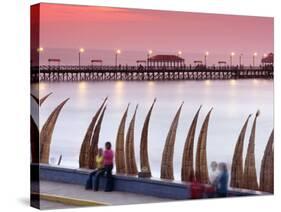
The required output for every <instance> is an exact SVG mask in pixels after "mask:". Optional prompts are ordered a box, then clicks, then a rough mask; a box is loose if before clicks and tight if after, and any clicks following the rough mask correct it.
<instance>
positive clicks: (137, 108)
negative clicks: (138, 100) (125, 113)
mask: <svg viewBox="0 0 281 212" xmlns="http://www.w3.org/2000/svg"><path fill="white" fill-rule="evenodd" d="M138 107H139V104H137V105H136V109H135V113H136V112H137V110H138Z"/></svg>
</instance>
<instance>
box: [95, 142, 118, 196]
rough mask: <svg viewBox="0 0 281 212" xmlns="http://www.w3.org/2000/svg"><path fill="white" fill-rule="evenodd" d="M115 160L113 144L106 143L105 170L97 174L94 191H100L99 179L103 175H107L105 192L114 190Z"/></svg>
mask: <svg viewBox="0 0 281 212" xmlns="http://www.w3.org/2000/svg"><path fill="white" fill-rule="evenodd" d="M113 158H114V153H113V151H112V149H111V143H110V142H109V141H107V142H106V143H105V150H104V152H103V167H104V168H103V169H102V170H101V171H100V172H97V173H96V174H95V182H94V190H95V191H98V190H99V178H100V176H101V175H102V174H104V173H105V176H106V183H105V189H104V191H106V192H109V191H112V190H113V177H112V169H113Z"/></svg>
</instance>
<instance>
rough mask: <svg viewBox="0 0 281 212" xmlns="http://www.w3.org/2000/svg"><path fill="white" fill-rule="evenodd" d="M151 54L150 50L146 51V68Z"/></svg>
mask: <svg viewBox="0 0 281 212" xmlns="http://www.w3.org/2000/svg"><path fill="white" fill-rule="evenodd" d="M152 53H153V51H152V50H151V49H149V50H148V51H147V60H146V66H148V59H149V58H150V57H151V55H152Z"/></svg>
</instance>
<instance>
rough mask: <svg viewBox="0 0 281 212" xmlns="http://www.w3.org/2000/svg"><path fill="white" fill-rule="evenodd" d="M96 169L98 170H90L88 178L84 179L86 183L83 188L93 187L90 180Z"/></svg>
mask: <svg viewBox="0 0 281 212" xmlns="http://www.w3.org/2000/svg"><path fill="white" fill-rule="evenodd" d="M97 171H98V170H97V169H96V170H94V171H92V172H91V173H90V174H89V177H88V179H87V181H86V185H85V189H86V190H89V189H93V181H92V179H93V176H94V175H95V174H96V172H97Z"/></svg>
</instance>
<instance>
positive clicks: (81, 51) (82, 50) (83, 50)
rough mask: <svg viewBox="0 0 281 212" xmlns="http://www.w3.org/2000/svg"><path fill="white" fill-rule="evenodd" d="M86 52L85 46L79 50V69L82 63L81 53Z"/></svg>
mask: <svg viewBox="0 0 281 212" xmlns="http://www.w3.org/2000/svg"><path fill="white" fill-rule="evenodd" d="M83 52H85V49H84V48H80V49H79V52H78V65H79V69H80V65H81V53H83Z"/></svg>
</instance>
